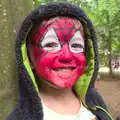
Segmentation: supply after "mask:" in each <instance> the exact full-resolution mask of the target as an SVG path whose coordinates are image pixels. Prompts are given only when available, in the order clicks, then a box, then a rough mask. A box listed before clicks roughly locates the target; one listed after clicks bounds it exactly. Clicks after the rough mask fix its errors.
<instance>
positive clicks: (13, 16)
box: [0, 0, 33, 120]
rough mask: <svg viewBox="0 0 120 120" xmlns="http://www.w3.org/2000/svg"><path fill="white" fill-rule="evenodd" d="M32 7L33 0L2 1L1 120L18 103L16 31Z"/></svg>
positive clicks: (0, 56)
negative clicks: (15, 51) (15, 50)
mask: <svg viewBox="0 0 120 120" xmlns="http://www.w3.org/2000/svg"><path fill="white" fill-rule="evenodd" d="M32 6H33V4H32V0H0V120H5V118H6V117H7V116H8V114H9V113H10V112H11V111H12V110H13V108H14V107H15V105H16V102H17V96H18V95H17V88H18V84H17V81H18V79H17V72H16V71H17V67H16V63H15V53H14V48H15V39H16V34H17V32H16V31H18V29H19V27H20V23H21V22H22V21H23V19H24V17H25V16H26V15H27V14H28V12H29V11H30V10H31V9H32Z"/></svg>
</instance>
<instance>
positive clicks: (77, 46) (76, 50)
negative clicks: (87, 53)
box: [70, 43, 84, 53]
mask: <svg viewBox="0 0 120 120" xmlns="http://www.w3.org/2000/svg"><path fill="white" fill-rule="evenodd" d="M70 50H71V52H73V53H82V52H83V51H84V47H83V45H81V44H79V43H73V44H71V46H70Z"/></svg>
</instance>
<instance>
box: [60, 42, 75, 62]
mask: <svg viewBox="0 0 120 120" xmlns="http://www.w3.org/2000/svg"><path fill="white" fill-rule="evenodd" d="M58 59H59V61H60V62H64V63H69V62H72V60H73V55H72V53H71V51H70V49H69V46H68V44H67V43H66V44H64V45H63V47H62V51H61V53H60V55H59V57H58Z"/></svg>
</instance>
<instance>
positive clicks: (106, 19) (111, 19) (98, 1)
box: [0, 0, 120, 120]
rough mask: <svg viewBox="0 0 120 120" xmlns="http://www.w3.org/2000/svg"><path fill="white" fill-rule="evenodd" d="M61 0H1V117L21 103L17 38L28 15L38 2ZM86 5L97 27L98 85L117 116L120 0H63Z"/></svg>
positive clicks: (0, 119)
mask: <svg viewBox="0 0 120 120" xmlns="http://www.w3.org/2000/svg"><path fill="white" fill-rule="evenodd" d="M51 1H59V0H0V120H5V118H6V116H7V115H8V114H10V112H11V111H12V110H13V108H14V107H15V105H16V103H17V100H18V99H17V97H18V84H17V83H18V78H17V67H16V64H15V53H14V46H15V39H16V35H17V31H18V30H19V28H20V25H21V23H22V21H23V20H24V18H25V16H26V15H28V13H29V12H30V11H31V10H32V9H33V8H35V7H37V6H38V4H44V3H47V2H51ZM61 1H68V2H73V3H75V4H77V5H78V6H80V7H81V8H82V9H84V10H85V11H86V13H87V15H88V16H89V17H90V18H91V19H92V21H93V24H94V26H95V29H96V33H97V37H98V43H99V55H100V70H99V75H98V79H97V81H96V88H97V89H98V91H99V92H100V93H101V94H102V96H103V98H104V100H105V102H106V104H107V105H108V109H109V110H110V112H111V114H112V115H113V117H114V118H116V116H118V115H120V0H61Z"/></svg>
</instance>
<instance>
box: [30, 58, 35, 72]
mask: <svg viewBox="0 0 120 120" xmlns="http://www.w3.org/2000/svg"><path fill="white" fill-rule="evenodd" d="M30 66H31V69H32V70H33V69H35V66H34V64H33V62H32V61H31V60H30Z"/></svg>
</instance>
